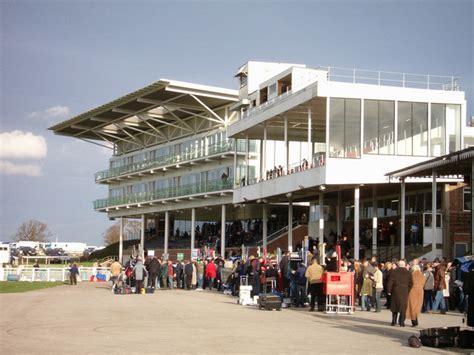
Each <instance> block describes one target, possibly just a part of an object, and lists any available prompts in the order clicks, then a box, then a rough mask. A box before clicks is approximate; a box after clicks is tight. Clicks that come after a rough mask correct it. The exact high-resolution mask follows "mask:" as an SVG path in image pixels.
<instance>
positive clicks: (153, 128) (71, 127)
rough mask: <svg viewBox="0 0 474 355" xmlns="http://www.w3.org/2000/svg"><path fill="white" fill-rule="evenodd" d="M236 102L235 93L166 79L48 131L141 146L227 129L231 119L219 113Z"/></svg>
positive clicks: (236, 94) (234, 91)
mask: <svg viewBox="0 0 474 355" xmlns="http://www.w3.org/2000/svg"><path fill="white" fill-rule="evenodd" d="M236 101H238V92H237V91H236V90H229V89H224V88H219V87H212V86H205V85H197V84H191V83H186V82H180V81H173V80H167V79H161V80H159V81H157V82H154V83H153V84H151V85H148V86H146V87H144V88H142V89H140V90H137V91H134V92H132V93H130V94H128V95H125V96H122V97H120V98H118V99H116V100H114V101H111V102H109V103H107V104H104V105H102V106H99V107H97V108H95V109H93V110H90V111H87V112H85V113H82V114H80V115H78V116H76V117H73V118H71V119H70V120H67V121H64V122H61V123H58V124H56V125H54V126H52V127H50V128H49V129H50V130H52V131H54V133H55V134H58V135H65V136H71V137H76V138H78V139H83V140H87V141H88V140H95V141H97V140H99V141H106V142H109V143H117V142H120V141H122V142H130V143H132V144H136V145H137V146H140V144H143V142H142V141H144V140H141V141H138V140H137V138H136V136H137V135H146V136H150V135H151V136H156V137H158V138H160V139H162V140H170V139H173V137H171V136H170V132H172V131H179V132H180V133H181V136H183V135H186V132H188V134H196V133H198V132H199V130H200V129H204V128H206V129H209V128H212V125H216V126H219V125H222V126H223V125H225V124H227V123H228V122H226V120H229V119H230V118H229V117H226V115H224V114H223V113H222V112H220V111H219V110H222V108H223V107H225V106H226V105H229V104H230V103H233V102H236ZM201 121H210V122H212V123H211V124H209V125H207V124H205V123H204V124H200V122H201Z"/></svg>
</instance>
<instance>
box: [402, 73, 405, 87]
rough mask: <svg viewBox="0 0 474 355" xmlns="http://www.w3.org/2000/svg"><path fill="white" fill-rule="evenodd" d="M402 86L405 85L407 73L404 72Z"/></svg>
mask: <svg viewBox="0 0 474 355" xmlns="http://www.w3.org/2000/svg"><path fill="white" fill-rule="evenodd" d="M402 86H403V87H405V73H403V79H402Z"/></svg>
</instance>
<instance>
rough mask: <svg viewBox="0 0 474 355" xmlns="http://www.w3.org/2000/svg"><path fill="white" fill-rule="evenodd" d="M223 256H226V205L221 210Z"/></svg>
mask: <svg viewBox="0 0 474 355" xmlns="http://www.w3.org/2000/svg"><path fill="white" fill-rule="evenodd" d="M221 257H223V258H225V205H222V211H221Z"/></svg>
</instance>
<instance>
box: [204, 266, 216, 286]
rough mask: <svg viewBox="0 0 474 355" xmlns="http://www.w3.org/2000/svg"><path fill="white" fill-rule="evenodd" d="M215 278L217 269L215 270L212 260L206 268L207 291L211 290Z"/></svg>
mask: <svg viewBox="0 0 474 355" xmlns="http://www.w3.org/2000/svg"><path fill="white" fill-rule="evenodd" d="M216 276H217V269H216V264H215V263H214V260H211V261H210V262H209V264H207V266H206V279H207V285H208V286H209V289H210V290H212V286H213V285H214V280H215V279H216Z"/></svg>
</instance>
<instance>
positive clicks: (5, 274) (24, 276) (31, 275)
mask: <svg viewBox="0 0 474 355" xmlns="http://www.w3.org/2000/svg"><path fill="white" fill-rule="evenodd" d="M97 275H99V277H100V278H102V279H104V280H107V281H108V280H109V279H110V268H107V267H79V281H90V280H91V277H92V276H94V279H95V278H97ZM8 280H18V281H29V282H33V281H62V282H64V281H67V280H69V267H62V268H59V267H56V268H54V267H48V268H33V267H14V268H12V267H7V268H0V281H8Z"/></svg>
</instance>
